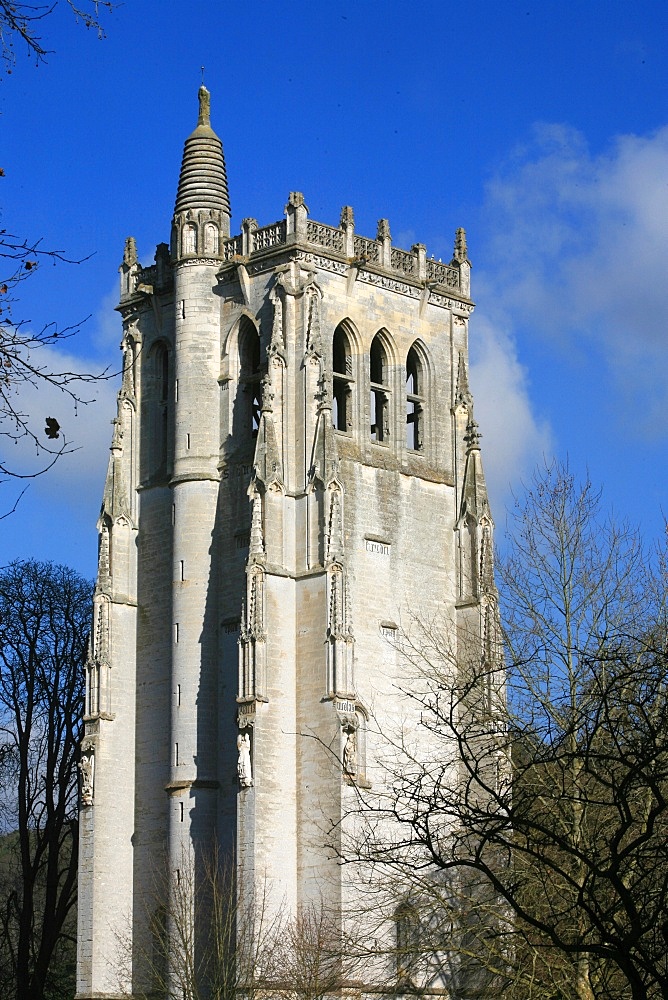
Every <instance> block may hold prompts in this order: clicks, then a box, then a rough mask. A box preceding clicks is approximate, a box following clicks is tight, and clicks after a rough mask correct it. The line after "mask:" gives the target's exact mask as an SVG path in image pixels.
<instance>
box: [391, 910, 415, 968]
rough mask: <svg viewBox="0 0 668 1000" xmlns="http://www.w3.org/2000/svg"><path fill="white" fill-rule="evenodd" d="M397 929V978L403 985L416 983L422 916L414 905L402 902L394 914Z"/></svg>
mask: <svg viewBox="0 0 668 1000" xmlns="http://www.w3.org/2000/svg"><path fill="white" fill-rule="evenodd" d="M394 920H395V925H396V931H397V952H396V954H397V979H398V981H399V983H400V984H401V985H406V986H408V985H410V986H414V985H415V979H416V975H415V973H416V971H417V965H418V960H419V955H420V948H419V945H420V917H419V914H418V912H417V910H416V909H415V907H414V906H411V905H410V903H402V904H401V905H400V906H399V907H397V910H396V911H395V914H394Z"/></svg>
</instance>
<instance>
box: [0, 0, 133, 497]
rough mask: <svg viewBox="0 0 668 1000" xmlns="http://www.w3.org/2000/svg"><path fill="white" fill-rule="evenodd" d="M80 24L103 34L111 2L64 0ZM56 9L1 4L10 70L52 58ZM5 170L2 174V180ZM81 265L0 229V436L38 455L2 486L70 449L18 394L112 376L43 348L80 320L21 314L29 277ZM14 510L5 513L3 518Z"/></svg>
mask: <svg viewBox="0 0 668 1000" xmlns="http://www.w3.org/2000/svg"><path fill="white" fill-rule="evenodd" d="M66 2H67V6H68V7H69V8H70V9H71V11H72V12H73V14H74V15H75V17H76V19H77V20H78V21H80V22H81V23H82V24H84V25H85V26H86V27H87V28H92V29H93V30H95V31H96V32H97V33H98V34H100V35H101V34H102V25H101V21H100V14H101V12H102V11H103V9H106V10H107V11H109V10H111V9H112V8H113V7H114V6H115V4H114V3H112V2H111V0H81V2H78V3H75V2H74V0H66ZM57 5H58V0H55V2H51V3H46V4H32V3H21V2H15V0H0V59H1V60H2V63H3V64H4V69H5V71H6V72H7V73H11V72H12V71H13V69H14V66H15V63H16V47H17V44H18V45H19V46H21V45H22V46H25V51H26V53H27V54H28V55H30V56H32V57H33V58H34V59H35V61H36V62H38V63H39V62H42V61H44V60H45V59H46V57H47V56H48V54H49V50H48V49H47V48H46V43H45V42H44V41H43V39H42V37H41V34H40V31H41V28H42V26H43V25H44V23H45V22H46V21H47V20H48V17H49V15H50V14H52V13H53V11H54V10H55V8H56V7H57ZM3 167H4V165H2V166H0V177H4V175H5V170H4V169H3ZM47 261H49V262H52V263H58V262H63V263H82V261H81V260H76V261H75V260H72V259H70V258H68V256H67V255H66V254H65V253H64V252H63V251H61V250H56V249H53V248H48V247H45V246H44V244H43V242H42V241H41V240H39V239H37V240H35V239H31V238H25V237H20V236H17V235H14V234H12V233H10V232H8V231H7V230H5V229H2V230H0V438H2V439H3V440H4V441H5V443H11V442H17V441H18V440H21V439H27V440H28V441H29V442H30V443H31V444H32V445H33V447H34V450H35V464H34V467H33V468H32V469H31V470H29V471H23V472H20V473H19V471H18V469H17V467H16V465H12V464H11V463H10V462H9V461H8V459H7V451H6V450H5V452H4V457H3V458H2V459H0V483H2V482H3V481H4V480H5V479H7V478H8V477H10V478H12V479H32V478H34V477H35V476H38V475H41V474H42V473H43V472H46V471H47V470H48V469H50V468H51V466H52V465H53V464H54V463H55V462H56V461H57V460H58V458H59V457H60V456H61V455H62V454H63V453H65V452H67V451H70V450H71V449H72V445H71V444H70V443H69V442H68V441H67V438H66V436H65V433H61V427H60V424H59V421H58V419H57V417H56V416H53V415H50V414H47V413H43V414H40V415H39V416H37V415H36V414H27V413H25V412H23V407H22V405H21V402H20V396H19V391H20V390H21V389H22V388H24V387H25V386H26V385H30V386H46V385H48V386H52V387H56V388H58V389H60V390H61V391H62V392H63V394H64V395H65V396H66V397H68V399H69V400H70V401H72V402H74V404H75V407H76V406H77V405H79V404H84V403H87V402H90V401H91V400H90V396H89V390H87V389H86V386H87V385H89V384H90V383H91V382H94V381H96V380H97V379H99V378H100V377H104V375H105V374H106V373H85V372H83V373H82V372H75V371H70V370H67V369H62V368H61V367H60V366H59V365H58V362H57V360H54V357H53V355H52V354H51V353H50V352H49V351H48V350H45V348H53V347H57V346H58V345H59V344H60V343H61V342H62V341H63V340H65V339H67V338H69V337H72V336H73V335H74V334H75V333H76V332H77V331H78V329H79V327H80V326H81V323H76V324H74V325H70V326H65V327H59V326H58V325H57V324H56V323H49V324H47V325H46V326H43V327H37V328H35V327H34V326H33V324H32V323H31V322H30V321H29V320H28V319H26V318H25V317H17V315H16V311H17V310H16V306H17V297H18V292H19V291H20V290H21V286H22V285H23V283H24V282H25V281H26V279H28V278H29V277H30V276H31V275H33V274H35V273H36V271H38V269H39V267H40V265H42V264H43V263H45V262H47ZM7 513H11V511H5V512H4V514H5V515H6V514H7Z"/></svg>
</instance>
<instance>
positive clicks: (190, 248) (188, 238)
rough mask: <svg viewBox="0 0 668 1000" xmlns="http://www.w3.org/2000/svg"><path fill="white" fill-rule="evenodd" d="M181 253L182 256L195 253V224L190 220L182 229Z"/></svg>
mask: <svg viewBox="0 0 668 1000" xmlns="http://www.w3.org/2000/svg"><path fill="white" fill-rule="evenodd" d="M183 253H184V256H185V255H186V254H196V253H197V226H195V225H194V224H193V223H192V222H189V223H187V224H186V226H185V227H184V230H183Z"/></svg>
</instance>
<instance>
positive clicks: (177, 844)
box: [77, 87, 496, 1000]
mask: <svg viewBox="0 0 668 1000" xmlns="http://www.w3.org/2000/svg"><path fill="white" fill-rule="evenodd" d="M199 102H200V107H199V118H198V123H197V127H196V128H195V130H194V132H193V133H192V134H191V135H190V136H189V137H188V139H187V140H186V143H185V148H184V153H183V161H182V167H181V175H180V178H179V184H178V191H177V196H176V206H175V211H174V216H173V220H172V228H171V243H170V245H169V246H167V245H166V244H164V243H161V244H159V245H158V247H157V250H156V255H155V263H154V264H153V265H151V266H148V267H142V266H141V265H140V264H139V261H138V258H137V251H136V247H135V242H134V240H133V239H132V238H129V239H128V240H127V241H126V245H125V252H124V256H123V262H122V264H121V268H120V275H121V297H120V304H119V306H118V311H119V313H120V316H121V318H122V323H123V339H122V350H123V359H124V360H123V381H122V386H121V389H120V391H119V393H118V411H117V416H116V418H115V420H114V430H113V437H112V443H111V454H110V459H109V470H108V474H107V480H106V484H105V488H104V495H103V502H102V509H101V513H100V519H99V522H98V527H99V537H100V543H99V569H98V578H97V585H96V589H95V598H94V626H93V633H92V641H91V651H90V656H89V662H88V693H87V701H86V717H85V737H84V742H83V745H82V766H81V770H82V778H83V782H82V783H83V794H82V808H81V827H80V831H81V858H80V888H79V945H78V947H79V953H78V994H77V996H78V997H79V998H81V1000H83V998H93V997H95V998H102V997H104V998H110V997H118V996H121V995H123V996H127V995H128V994H130V995H132V994H133V992H134V993H138V992H139V991H140V989H145V982H144V981H143V978H142V977H145V976H146V969H145V968H144V965H145V963H143V956H145V955H146V954H147V953H148V952H149V951H150V947H151V935H152V934H154V933H155V921H156V920H157V919H159V916H160V913H163V914H164V906H162V908H161V901H160V898H159V897H160V889H159V888H158V886H159V879H158V878H157V875H158V874H160V873H163V874H164V872H165V870H167V871H168V872H169V874H170V878H171V877H172V876H176V877H180V873H181V871H182V870H183V866H184V865H188V864H192V865H194V866H195V868H196V867H197V865H198V864H200V863H201V862H202V859H203V858H204V857H205V856H206V855H207V853H208V852H211V850H212V848H213V847H214V845H215V846H216V848H217V849H218V851H219V852H220V853H221V855H224V856H227V857H230V858H234V863H235V864H236V866H237V872H238V884H239V891H242V888H245V889H248V888H249V887H251V888H252V887H256V888H257V887H258V886H259V885H260V884H262V885H263V886H264V887H265V889H264V891H265V892H266V893H267V894H268V898H269V905H270V906H272V907H275V908H279V907H283V908H285V909H286V911H288V912H298V911H299V908H300V907H302V906H304V905H305V904H308V903H309V902H313V901H322V900H325V902H326V904H327V906H328V908H329V911H330V912H331V913H334V914H337V915H338V916H337V919H338V920H339V921H340V924H341V927H342V928H343V927H344V926H345V923H346V920H347V919H348V915H349V911H350V909H351V907H352V906H353V905H354V903H353V899H354V892H353V888H352V886H351V885H350V882H349V876H348V875H347V871H346V869H345V868H341V867H340V866H339V865H338V863H337V852H338V849H339V847H340V842H339V841H340V838H341V837H342V836H344V835H345V827H346V822H348V820H347V817H349V816H350V815H351V813H353V812H354V806H355V801H356V795H357V794H358V792H359V790H360V789H373V788H374V787H375V788H377V789H378V788H382V787H383V781H384V774H383V768H382V765H381V763H380V761H379V758H378V754H377V740H376V735H375V734H376V733H377V732H378V730H380V731H383V730H384V728H386V727H389V726H391V725H394V724H398V723H399V721H400V720H401V719H402V718H403V717H404V716H409V715H410V712H411V711H412V709H411V707H410V705H407V704H404V703H403V702H402V700H401V697H400V696H398V694H397V691H398V685H399V677H400V675H401V671H402V666H401V664H400V662H399V658H398V654H397V652H396V643H393V639H394V637H395V636H397V635H398V631H399V629H400V626H401V623H402V621H403V620H405V618H406V616H407V615H409V614H410V613H412V612H415V613H419V614H421V615H424V616H425V617H428V616H433V615H436V614H439V615H442V616H445V618H446V619H447V620H448V621H449V622H451V624H452V628H453V636H454V637H455V641H456V636H457V635H459V634H461V631H462V629H464V630H465V631H466V634H467V635H468V636H471V635H475V636H477V637H478V641H479V653H480V655H481V656H491V655H493V652H492V645H493V632H494V629H495V627H496V626H495V622H496V618H495V616H496V596H495V590H494V582H493V575H492V544H491V535H492V527H493V525H492V520H491V516H490V512H489V507H488V503H487V496H486V491H485V483H484V477H483V472H482V466H481V461H480V448H479V434H478V433H477V426H476V424H475V422H474V420H473V402H472V397H471V393H470V390H469V386H468V374H467V368H468V343H467V338H468V320H469V316H470V314H471V311H472V309H473V304H472V302H471V299H470V263H469V260H468V257H467V247H466V240H465V235H464V231H463V230H461V229H460V230H457V234H456V238H455V247H454V256H453V258H452V260H451V261H450V262H449V263H447V264H443V263H441V262H440V261H439V262H436V261H435V260H434V259H433V258H431V259H430V258H428V257H427V254H426V249H425V247H424V246H423V245H422V244H416V245H415V246H413V247H412V248H411V249H410V250H402V249H398V248H396V247H394V246H393V245H392V240H391V235H390V227H389V223H388V221H387V220H385V219H382V220H380V222H379V223H378V231H377V234H376V237H375V239H369V238H366V237H363V236H361V235H358V234H357V233H356V232H355V224H354V217H353V210H352V209H351V208H350V207H345V208H344V209H343V211H342V213H341V219H340V223H339V225H337V226H331V225H325V224H323V223H320V222H314V221H312V220H311V219H310V218H309V214H308V208H307V206H306V204H305V201H304V197H303V195H302V194H300V193H298V192H293V193H291V194H290V196H289V199H288V203H287V205H286V208H285V213H284V217H283V218H282V219H281V221H278V222H273V223H271V224H270V225H263V226H260V225H259V224H258V223H257V221H256V220H255V219H253V218H244V219H243V220H242V222H241V227H240V228H241V231H240V233H239V234H238V235H234V236H231V235H230V202H229V197H228V186H227V174H226V167H225V160H224V156H223V148H222V144H221V142H220V139H219V138H218V137H217V135H216V134H215V132H214V131H213V130H212V128H211V125H210V113H209V94H208V91H207V90H206V89H205V88H204V87H202V88H201V90H200V93H199ZM163 902H164V901H163ZM198 905H199V901H198V899H197V898H194V899H193V900H192V904H191V908H192V915H193V917H192V919H193V926H194V928H195V933H197V927H198V922H197V919H198V913H197V911H198ZM166 933H169V926H167V927H166ZM121 952H123V955H120V953H121ZM119 956H120V957H119Z"/></svg>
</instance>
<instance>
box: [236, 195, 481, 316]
mask: <svg viewBox="0 0 668 1000" xmlns="http://www.w3.org/2000/svg"><path fill="white" fill-rule="evenodd" d="M285 215H286V218H285V220H283V221H279V222H273V223H271V224H270V225H267V226H259V225H258V223H257V220H256V219H244V220H243V222H242V227H241V233H240V234H239V235H238V236H232V237H230V238H229V239H226V240H224V241H223V242H222V244H221V247H220V256H221V257H222V258H223V260H224V261H225V264H226V265H230V264H237V265H238V264H239V263H243V264H248V263H251V262H252V263H253V264H254V263H255V262H257V263H258V264H260V263H261V262H262V261H264V260H265V259H267V258H272V257H273V255H275V253H276V252H277V251H278V250H282V249H285V248H288V247H294V246H298V247H300V248H301V249H303V250H304V251H306V252H307V253H310V254H317V255H318V256H319V257H323V258H326V259H327V260H329V261H331V262H332V263H336V262H338V263H340V264H341V265H345V269H346V270H347V269H348V268H351V269H352V271H353V272H354V278H355V279H356V278H358V277H359V276H360V274H361V280H365V276H374V275H375V276H376V277H381V276H386V278H389V277H390V276H392V278H394V279H395V280H398V281H401V282H405V283H406V284H408V285H410V286H412V287H414V288H416V289H424V288H426V289H428V290H431V289H433V290H434V293H435V294H436V295H437V293H438V292H439V291H440V292H447V293H448V294H452V295H455V296H457V297H461V298H462V299H464V300H468V299H469V296H470V290H471V262H470V261H469V259H468V251H467V248H466V234H465V232H464V230H463V229H457V231H456V234H455V242H454V253H453V257H452V260H451V261H450V262H449V263H443V262H442V261H440V260H436V259H435V258H434V257H433V256H432V257H427V253H426V247H425V246H424V244H421V243H416V244H415V245H414V246H413V247H411V249H410V250H402V249H400V248H399V247H394V246H393V245H392V237H391V234H390V224H389V221H388V220H387V219H380V220H379V222H378V229H377V233H376V238H375V239H369V238H368V237H365V236H361V235H358V234H356V233H355V219H354V213H353V209H352V208H351V207H350V206H349V205H346V206H344V207H343V209H342V210H341V219H340V222H339V225H338V226H330V225H327V224H326V223H323V222H316V221H314V220H312V219H309V217H308V208H307V206H306V204H305V202H304V196H303V194H302V193H301V192H299V191H293V192H291V194H290V198H289V200H288V204H287V205H286V208H285ZM306 261H307V262H308V258H306ZM314 262H315V261H314ZM385 287H391V286H389V285H385ZM394 290H398V291H400V290H401V289H400V288H395V289H394ZM435 301H436V299H435Z"/></svg>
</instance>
